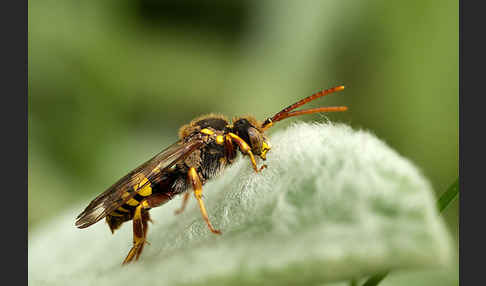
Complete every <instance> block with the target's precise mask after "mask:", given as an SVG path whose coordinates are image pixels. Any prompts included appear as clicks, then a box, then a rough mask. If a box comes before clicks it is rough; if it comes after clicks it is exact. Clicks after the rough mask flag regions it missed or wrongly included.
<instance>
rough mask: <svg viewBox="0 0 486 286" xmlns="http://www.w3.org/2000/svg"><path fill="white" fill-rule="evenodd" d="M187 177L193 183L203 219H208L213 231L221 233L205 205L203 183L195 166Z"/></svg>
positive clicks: (207, 222)
mask: <svg viewBox="0 0 486 286" xmlns="http://www.w3.org/2000/svg"><path fill="white" fill-rule="evenodd" d="M187 177H188V179H189V181H190V182H191V184H192V188H193V189H194V196H195V197H196V199H197V203H198V204H199V209H200V210H201V215H202V217H203V219H204V220H205V221H206V224H207V225H208V228H209V230H210V231H211V232H212V233H215V234H221V231H219V230H216V229H214V227H213V225H212V224H211V222H210V221H209V217H208V213H207V212H206V207H204V203H203V201H202V183H201V180H200V179H199V175H198V174H197V172H196V169H194V167H192V168H190V169H189V172H188V173H187Z"/></svg>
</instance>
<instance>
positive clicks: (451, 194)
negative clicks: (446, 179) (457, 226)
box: [437, 177, 459, 212]
mask: <svg viewBox="0 0 486 286" xmlns="http://www.w3.org/2000/svg"><path fill="white" fill-rule="evenodd" d="M458 194H459V177H457V179H456V181H455V182H454V183H452V185H451V186H450V187H449V188H448V189H447V191H445V193H443V194H442V195H441V196H440V198H439V201H438V202H437V204H438V206H439V211H440V212H443V211H444V210H445V209H446V208H447V207H448V206H449V205H450V204H451V203H452V201H454V199H455V198H457V195H458Z"/></svg>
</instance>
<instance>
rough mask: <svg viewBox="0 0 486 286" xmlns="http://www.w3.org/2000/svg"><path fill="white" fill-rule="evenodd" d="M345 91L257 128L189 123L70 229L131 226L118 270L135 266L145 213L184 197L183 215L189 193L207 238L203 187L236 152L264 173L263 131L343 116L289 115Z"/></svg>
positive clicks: (252, 123)
mask: <svg viewBox="0 0 486 286" xmlns="http://www.w3.org/2000/svg"><path fill="white" fill-rule="evenodd" d="M343 89H344V86H337V87H334V88H330V89H326V90H322V91H320V92H317V93H315V94H313V95H311V96H309V97H306V98H304V99H302V100H300V101H298V102H296V103H294V104H292V105H290V106H288V107H287V108H284V109H283V110H282V111H280V112H278V113H277V114H275V115H274V116H273V117H270V118H267V119H266V120H265V121H263V122H260V121H258V120H256V119H255V118H253V117H252V116H245V117H239V118H235V119H233V120H232V122H229V121H228V120H227V119H225V117H224V116H222V115H215V114H209V115H204V116H201V117H199V118H196V119H194V120H192V121H191V122H190V123H189V124H187V125H184V126H182V127H181V128H180V130H179V141H177V142H176V143H174V144H172V145H171V146H169V147H167V148H166V149H165V150H163V151H161V152H160V153H159V154H157V155H155V156H154V157H153V158H151V159H150V160H148V161H147V162H145V163H143V164H142V165H140V166H139V167H138V168H136V169H135V170H133V171H131V172H130V173H128V174H127V175H125V176H124V177H123V178H121V179H120V180H118V181H117V182H116V183H115V184H113V185H112V186H111V187H109V188H108V189H107V190H106V191H105V192H103V193H102V194H100V195H99V196H98V197H96V198H95V199H94V200H93V201H91V203H90V204H89V205H88V206H87V207H86V209H85V210H84V211H83V212H82V213H81V214H79V215H78V217H77V218H76V219H77V220H76V223H75V225H76V226H77V227H78V228H86V227H89V226H90V225H92V224H94V223H96V222H98V221H100V220H101V219H103V218H105V220H106V222H107V223H108V226H109V228H110V230H111V232H112V233H114V231H115V230H116V229H118V228H119V227H120V226H121V225H122V224H123V223H124V222H126V221H130V220H132V221H133V246H132V248H131V249H130V251H129V252H128V255H127V256H126V258H125V260H124V261H123V264H126V263H129V262H131V261H132V260H133V259H134V258H135V260H138V258H139V256H140V254H141V253H142V250H143V247H144V245H145V243H146V238H147V231H148V222H149V221H150V215H149V210H150V209H151V208H154V207H158V206H161V205H163V204H165V203H167V202H168V201H170V200H171V199H173V198H174V197H175V196H176V195H179V194H184V196H183V199H182V206H181V207H180V208H179V209H178V210H176V214H180V213H181V212H183V211H184V208H185V207H186V204H187V202H188V199H189V194H190V191H189V190H191V189H192V190H193V192H194V196H195V198H196V200H197V203H198V205H199V209H200V211H201V215H202V218H203V219H204V221H205V222H206V224H207V226H208V228H209V230H210V231H211V232H212V233H215V234H220V233H221V232H220V231H219V230H217V229H215V228H214V227H213V225H212V224H211V222H210V220H209V217H208V213H207V211H206V208H205V206H204V203H203V200H202V195H203V189H202V186H203V185H204V184H205V183H206V182H207V181H208V180H210V179H211V178H214V177H216V176H217V175H219V174H220V173H221V172H222V171H223V170H224V169H225V167H226V166H228V165H231V163H233V161H234V160H235V158H236V156H237V151H240V152H241V153H242V154H243V155H246V156H248V158H249V159H250V162H251V166H252V167H253V169H254V170H255V172H257V173H258V172H260V171H261V170H262V169H264V168H265V167H266V165H262V166H260V167H258V166H257V163H256V160H255V157H256V156H259V157H260V158H261V159H263V160H265V159H266V155H267V152H268V151H269V150H270V148H271V146H270V143H269V142H268V139H267V137H266V136H265V133H264V132H265V131H266V130H267V129H268V128H270V127H271V126H273V124H275V123H276V122H278V121H280V120H283V119H285V118H289V117H292V116H298V115H303V114H311V113H317V112H332V111H345V110H347V107H345V106H337V107H318V108H309V109H304V110H300V111H292V110H294V109H296V108H298V107H300V106H302V105H304V104H306V103H308V102H310V101H312V100H314V99H316V98H319V97H321V96H325V95H327V94H330V93H333V92H336V91H340V90H343Z"/></svg>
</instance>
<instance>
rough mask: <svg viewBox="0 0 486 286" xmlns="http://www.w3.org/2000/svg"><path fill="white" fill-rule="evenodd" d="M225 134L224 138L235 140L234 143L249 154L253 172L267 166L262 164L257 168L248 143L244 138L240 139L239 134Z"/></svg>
mask: <svg viewBox="0 0 486 286" xmlns="http://www.w3.org/2000/svg"><path fill="white" fill-rule="evenodd" d="M226 136H227V137H226V140H230V141H235V142H236V144H238V146H239V147H240V150H241V152H243V153H244V154H247V155H248V156H250V161H251V165H252V166H253V170H255V172H257V173H258V172H260V171H261V170H263V169H265V168H266V167H267V165H262V166H261V167H260V169H258V166H257V164H256V161H255V157H254V156H253V152H251V148H250V145H248V143H246V142H245V140H243V139H241V137H240V136H238V135H236V134H234V133H232V132H230V133H228V135H226Z"/></svg>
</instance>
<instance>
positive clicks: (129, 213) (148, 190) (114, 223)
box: [106, 176, 157, 232]
mask: <svg viewBox="0 0 486 286" xmlns="http://www.w3.org/2000/svg"><path fill="white" fill-rule="evenodd" d="M147 182H148V179H147V178H146V177H145V176H144V177H143V179H142V180H141V181H140V183H138V184H137V185H134V186H133V191H135V192H136V194H135V195H134V196H133V197H132V198H130V199H129V200H128V201H127V202H126V203H124V204H123V205H122V206H120V207H118V208H117V209H116V210H114V211H113V212H111V213H110V214H108V215H107V216H106V222H107V223H108V226H109V227H110V230H111V232H114V231H115V230H116V229H118V228H119V227H120V225H121V224H122V223H124V222H126V221H129V220H131V219H132V218H133V214H134V212H135V209H136V208H137V206H138V205H139V204H140V202H141V201H142V200H143V199H145V198H147V197H149V196H151V195H152V193H153V191H154V189H157V185H154V184H152V183H147ZM140 187H142V188H141V189H139V188H140ZM132 194H133V193H132ZM128 196H131V194H130V193H129V192H124V193H123V194H122V198H126V197H128Z"/></svg>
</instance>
